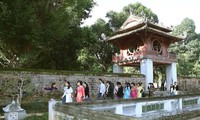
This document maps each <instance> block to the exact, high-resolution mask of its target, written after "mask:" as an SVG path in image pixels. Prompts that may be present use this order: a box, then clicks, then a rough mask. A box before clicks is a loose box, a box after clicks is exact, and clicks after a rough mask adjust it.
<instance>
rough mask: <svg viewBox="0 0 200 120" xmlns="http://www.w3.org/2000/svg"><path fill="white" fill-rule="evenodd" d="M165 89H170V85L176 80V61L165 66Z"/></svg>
mask: <svg viewBox="0 0 200 120" xmlns="http://www.w3.org/2000/svg"><path fill="white" fill-rule="evenodd" d="M166 77H167V78H166V79H167V90H170V85H171V84H173V83H174V82H177V72H176V63H172V64H171V65H168V66H167V67H166Z"/></svg>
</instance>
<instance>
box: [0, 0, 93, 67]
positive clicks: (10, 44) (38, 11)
mask: <svg viewBox="0 0 200 120" xmlns="http://www.w3.org/2000/svg"><path fill="white" fill-rule="evenodd" d="M1 4H2V5H1V6H3V8H4V11H3V12H1V13H0V15H1V18H0V26H1V27H0V40H1V41H0V42H1V43H0V44H1V51H2V53H6V52H5V51H6V50H7V51H9V53H8V52H7V53H8V54H9V55H10V56H11V57H8V56H9V55H7V54H2V56H4V57H6V59H8V60H9V61H11V60H10V59H12V58H13V56H16V57H15V60H16V61H15V62H18V64H17V66H14V67H26V68H47V69H78V65H77V64H76V60H77V51H78V50H79V49H80V48H81V46H82V41H81V38H82V36H81V34H80V32H81V29H82V28H81V27H80V25H81V24H82V20H83V19H86V18H87V17H89V13H90V11H91V9H92V7H93V5H94V2H93V0H81V1H80V0H59V1H58V0H40V1H26V0H15V1H12V0H2V2H1ZM1 8H2V7H1ZM17 60H18V61H17ZM69 63H70V64H69Z"/></svg>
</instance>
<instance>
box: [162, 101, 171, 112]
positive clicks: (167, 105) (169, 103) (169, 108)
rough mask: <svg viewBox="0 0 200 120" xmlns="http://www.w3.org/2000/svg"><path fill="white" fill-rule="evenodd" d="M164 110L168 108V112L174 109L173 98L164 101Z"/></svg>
mask: <svg viewBox="0 0 200 120" xmlns="http://www.w3.org/2000/svg"><path fill="white" fill-rule="evenodd" d="M164 110H166V111H168V112H170V111H172V104H171V100H166V101H164Z"/></svg>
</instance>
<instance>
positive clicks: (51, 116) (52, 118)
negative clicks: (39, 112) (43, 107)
mask: <svg viewBox="0 0 200 120" xmlns="http://www.w3.org/2000/svg"><path fill="white" fill-rule="evenodd" d="M56 103H57V101H55V100H54V99H51V100H50V101H49V108H48V109H49V119H48V120H55V119H54V109H53V107H54V105H55V104H56Z"/></svg>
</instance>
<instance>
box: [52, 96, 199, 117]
mask: <svg viewBox="0 0 200 120" xmlns="http://www.w3.org/2000/svg"><path fill="white" fill-rule="evenodd" d="M68 107H69V108H68ZM49 108H50V109H49V120H57V119H58V118H59V117H62V118H63V119H64V118H65V117H66V118H67V117H70V118H71V120H75V118H76V119H77V116H78V117H80V116H81V115H80V114H83V116H82V118H84V117H85V118H84V119H85V120H89V118H87V117H86V116H84V114H86V113H85V112H87V114H88V115H90V114H93V113H95V115H97V116H98V115H102V116H101V118H102V119H106V117H107V119H108V118H109V117H113V120H115V119H117V120H123V119H132V120H135V119H146V120H153V119H157V118H159V117H162V116H169V115H176V114H180V113H182V112H184V111H195V110H200V95H187V96H186V95H180V96H168V97H158V98H148V99H135V100H131V99H129V100H105V101H92V102H84V103H82V104H78V103H70V104H66V105H62V104H61V103H60V102H55V101H54V100H51V101H49ZM52 108H53V109H52ZM68 109H71V112H69V110H68ZM72 111H73V112H72ZM104 114H108V115H106V116H104ZM76 115H77V116H76ZM95 115H92V116H95ZM90 119H91V120H93V119H92V118H90ZM94 119H95V117H94Z"/></svg>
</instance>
